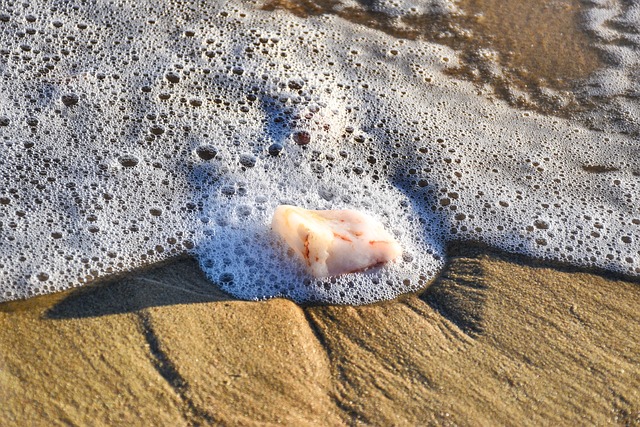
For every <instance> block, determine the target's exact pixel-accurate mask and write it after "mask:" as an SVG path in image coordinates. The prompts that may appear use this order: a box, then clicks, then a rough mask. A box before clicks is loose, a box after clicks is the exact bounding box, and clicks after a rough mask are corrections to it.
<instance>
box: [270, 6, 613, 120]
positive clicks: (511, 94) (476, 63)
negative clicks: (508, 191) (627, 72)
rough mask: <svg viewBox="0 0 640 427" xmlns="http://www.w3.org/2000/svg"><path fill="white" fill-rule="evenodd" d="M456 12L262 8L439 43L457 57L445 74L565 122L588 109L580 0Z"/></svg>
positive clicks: (595, 58) (590, 66) (588, 57)
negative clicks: (396, 14) (323, 16)
mask: <svg viewBox="0 0 640 427" xmlns="http://www.w3.org/2000/svg"><path fill="white" fill-rule="evenodd" d="M456 4H457V6H458V7H459V9H460V10H461V13H453V14H442V13H437V12H434V13H428V14H411V15H406V16H404V17H402V18H399V19H396V18H395V17H393V16H389V15H388V14H385V13H383V12H380V11H378V10H373V9H372V8H371V5H370V4H369V3H368V2H365V1H361V2H359V4H358V5H357V6H352V5H350V4H349V5H347V6H345V5H343V3H342V2H340V1H338V0H304V1H295V2H294V1H290V0H268V1H266V2H265V3H264V5H263V9H264V10H276V9H284V10H287V11H289V12H291V13H293V14H295V15H296V16H299V17H309V16H314V15H321V14H334V15H337V16H339V17H341V18H343V19H345V20H348V21H350V22H353V23H355V24H358V25H363V26H366V27H369V28H374V29H376V30H379V31H383V32H385V33H387V34H389V35H391V36H393V37H398V38H406V39H423V40H428V41H431V42H435V43H440V44H444V45H446V46H449V47H451V48H453V49H455V50H457V51H458V52H459V54H460V60H461V65H460V66H459V67H452V68H450V69H449V70H448V73H449V74H450V75H453V76H456V77H459V78H463V79H467V80H471V81H473V82H475V83H477V84H479V85H481V86H482V85H488V86H489V87H491V88H492V91H493V93H494V94H495V95H496V96H498V97H499V98H502V99H504V100H506V101H507V102H509V103H510V104H511V105H513V106H518V107H521V108H527V109H533V110H538V111H540V112H543V113H548V114H556V115H559V116H563V117H568V116H571V115H573V114H575V113H576V112H580V111H583V110H585V109H587V108H593V107H594V106H593V105H592V104H591V102H590V101H588V100H585V99H581V98H580V96H579V95H578V92H579V89H580V84H581V82H582V81H583V80H584V79H586V78H587V77H588V76H589V75H590V74H591V73H593V72H594V71H595V70H597V69H598V68H601V67H602V66H603V61H602V58H601V55H600V53H599V52H598V50H597V49H596V48H595V47H594V41H593V40H592V39H590V38H589V37H588V36H587V33H586V32H585V31H584V30H583V28H582V25H581V20H582V13H583V10H584V4H583V3H582V2H581V1H580V0H542V1H536V2H530V1H527V0H513V1H502V0H460V1H458V2H457V3H456Z"/></svg>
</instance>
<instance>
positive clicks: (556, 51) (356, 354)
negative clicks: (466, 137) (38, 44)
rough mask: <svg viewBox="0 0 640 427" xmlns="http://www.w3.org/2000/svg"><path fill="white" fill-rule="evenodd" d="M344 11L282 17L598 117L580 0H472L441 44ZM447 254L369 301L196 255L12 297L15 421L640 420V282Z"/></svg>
mask: <svg viewBox="0 0 640 427" xmlns="http://www.w3.org/2000/svg"><path fill="white" fill-rule="evenodd" d="M335 3H336V2H333V1H328V2H327V1H318V2H307V1H302V2H295V3H293V2H289V1H275V2H265V6H264V9H265V10H275V9H278V10H279V9H286V10H289V12H292V13H293V14H295V15H296V16H303V17H306V16H312V15H322V14H325V13H326V14H329V13H331V14H336V15H338V16H340V17H341V18H344V19H348V20H351V21H352V22H356V23H358V24H362V25H364V26H366V27H369V28H373V29H375V30H380V31H384V32H388V33H393V34H394V35H395V36H398V37H401V38H407V39H419V38H423V39H426V40H428V41H437V42H439V43H442V44H444V45H446V46H449V47H453V48H455V49H457V50H458V51H459V52H461V58H462V59H463V61H462V62H461V65H460V67H458V68H455V69H454V68H451V69H450V70H449V73H450V74H451V75H452V76H453V77H452V79H453V78H463V79H466V80H471V81H473V82H475V83H477V84H478V96H486V97H490V98H492V97H494V98H497V99H500V100H505V101H506V102H508V103H509V104H510V105H511V106H513V107H518V108H525V109H531V110H536V111H538V112H544V113H552V114H556V115H557V116H560V117H572V114H576V112H582V111H584V110H585V109H588V108H597V106H594V105H587V103H585V102H582V101H580V99H578V98H576V97H575V94H573V93H572V91H573V90H574V83H575V82H576V81H579V80H581V79H584V78H586V77H587V76H588V75H589V74H590V73H592V72H593V71H594V70H597V69H598V67H600V66H601V65H602V62H601V61H602V58H600V56H599V54H598V52H596V50H595V49H594V48H593V47H592V44H593V43H592V41H591V40H590V39H588V37H587V35H586V34H585V33H584V31H583V30H582V29H581V27H580V12H581V9H580V4H581V2H578V1H559V2H552V1H545V2H542V3H543V7H542V6H541V7H540V8H533V7H532V6H531V4H530V2H525V1H519V0H518V1H510V2H508V3H509V7H508V8H507V7H502V6H501V5H502V3H503V2H495V1H484V2H483V1H472V0H465V1H463V2H461V5H460V6H461V7H462V8H465V9H466V10H468V11H470V13H469V14H468V15H466V17H460V16H454V17H453V18H451V19H450V20H448V21H446V22H437V23H436V24H434V25H435V27H434V28H431V27H430V28H429V31H427V32H426V33H425V32H422V31H421V30H419V29H417V28H420V26H422V25H424V24H425V22H424V21H421V20H416V21H415V22H409V21H407V22H405V23H404V24H406V26H404V27H401V30H398V29H397V28H396V27H392V26H390V25H389V23H388V22H387V21H386V19H388V17H385V16H383V15H380V14H374V13H372V14H366V13H354V12H353V11H351V12H349V10H348V9H345V8H342V9H337V8H336V9H335V10H334V6H335ZM533 9H535V10H533ZM350 13H351V14H350ZM507 16H508V17H509V20H508V21H507V20H506V19H505V17H507ZM546 17H549V18H550V19H545V18H546ZM540 21H544V25H542V24H541V25H537V24H538V23H539V22H540ZM507 24H508V25H507ZM469 28H471V29H472V30H473V35H474V36H473V37H470V38H469V39H464V37H463V34H465V31H462V29H465V30H467V29H469ZM445 30H446V32H447V37H450V38H446V37H445V38H444V39H443V38H439V37H436V35H438V34H439V33H440V32H441V31H445ZM398 31H400V33H398ZM461 37H462V38H461ZM536 37H537V39H540V40H542V42H541V46H542V48H538V47H534V46H533V45H530V44H529V43H528V42H529V40H531V39H532V38H536ZM485 48H486V49H494V50H495V51H497V52H498V53H499V60H496V61H494V62H497V63H498V64H499V65H500V66H501V67H503V71H504V73H503V74H501V76H500V78H497V77H495V76H493V75H490V73H489V72H488V71H487V70H488V69H489V66H488V65H487V64H489V63H488V62H486V61H484V60H481V59H479V57H478V55H477V52H478V51H479V50H482V49H485ZM563 48H564V49H567V50H570V51H571V52H572V56H571V57H568V56H566V55H564V54H563V52H562V49H563ZM491 64H493V65H495V64H494V63H493V62H492V63H491ZM491 64H489V65H491ZM493 65H492V66H493ZM481 86H482V87H481ZM487 87H489V89H487ZM547 89H549V90H553V91H554V94H555V93H557V94H559V95H558V96H557V97H555V98H553V99H551V98H550V97H548V96H547V95H545V94H547ZM558 99H560V101H558ZM578 122H579V121H578V120H576V123H578ZM580 123H582V122H580ZM576 126H578V125H576ZM163 132H164V130H163ZM599 172H602V171H599ZM605 172H606V171H605ZM634 176H637V175H634ZM448 255H449V258H448V263H447V266H446V267H445V269H444V271H443V272H441V273H440V274H439V276H438V277H437V278H436V279H435V281H433V282H432V283H430V284H429V285H428V286H427V287H426V289H425V290H424V291H422V292H420V293H417V294H410V295H404V296H402V297H401V298H399V299H397V300H393V301H387V302H382V303H378V304H373V305H366V306H322V305H319V306H301V305H298V304H296V303H294V302H291V301H289V300H285V299H273V300H269V301H261V302H248V301H242V300H239V299H237V298H234V297H233V296H231V295H228V294H226V293H224V292H222V291H220V290H219V289H218V288H216V286H215V285H213V284H212V283H211V282H210V281H209V280H208V279H207V278H206V277H205V275H204V273H203V272H202V271H201V270H200V267H199V265H198V261H197V260H195V259H192V258H190V257H181V258H177V259H172V260H170V261H168V262H165V263H163V264H161V265H156V266H152V267H150V268H148V269H144V270H141V271H136V272H134V273H131V274H126V275H121V276H119V277H117V278H111V279H107V280H102V281H100V282H99V283H96V284H92V285H89V286H86V287H83V288H78V289H73V290H70V291H65V292H61V293H55V294H52V295H46V296H38V297H35V298H31V299H28V300H21V301H13V302H6V303H2V304H0V402H2V410H1V414H0V415H1V421H0V424H1V425H3V426H27V425H29V426H51V425H60V426H62V425H65V426H68V425H78V426H85V425H93V426H111V425H151V424H153V425H166V426H182V425H185V426H195V425H247V426H253V425H256V426H257V425H296V426H304V425H308V426H317V425H327V426H341V425H397V426H405V425H407V426H409V425H445V426H448V425H450V426H454V425H461V426H474V425H520V426H537V425H566V426H575V425H622V426H633V425H640V340H639V339H638V337H639V336H640V316H639V312H640V311H639V308H638V307H640V283H638V281H637V280H636V279H633V278H629V277H622V276H616V275H613V274H611V273H606V272H602V271H585V270H580V269H578V268H572V267H567V266H561V265H558V264H550V263H543V262H539V261H535V260H532V259H531V258H526V257H520V256H516V255H511V254H506V253H504V252H501V251H497V250H493V249H490V248H486V247H483V246H478V245H474V244H464V243H461V244H455V243H454V244H453V245H451V247H449V249H448Z"/></svg>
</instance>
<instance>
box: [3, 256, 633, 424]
mask: <svg viewBox="0 0 640 427" xmlns="http://www.w3.org/2000/svg"><path fill="white" fill-rule="evenodd" d="M456 251H457V255H456V256H454V257H453V260H452V262H451V264H450V266H449V267H448V269H447V270H446V271H445V272H444V274H443V275H442V276H441V277H440V278H439V279H438V280H437V281H436V282H435V283H434V284H432V286H430V287H429V288H428V289H427V291H426V292H425V293H424V294H423V295H421V296H417V295H413V296H407V297H404V298H403V299H402V300H398V301H390V302H386V303H382V304H377V305H373V306H364V307H306V308H302V307H300V306H298V305H296V304H294V303H292V302H290V301H286V300H272V301H266V302H244V301H237V300H233V299H231V298H229V297H228V296H226V295H225V294H223V293H221V292H219V291H216V290H215V289H213V288H212V285H210V284H209V283H208V282H207V280H206V279H205V278H204V277H203V276H202V274H201V273H200V272H199V271H198V268H197V265H196V263H195V262H194V261H192V260H188V259H187V260H179V261H176V262H175V263H173V264H170V265H166V266H162V267H158V268H156V269H154V270H151V271H147V272H142V273H139V274H137V275H134V276H132V277H129V278H127V279H122V280H118V281H114V282H111V283H104V284H101V285H96V286H93V287H89V288H86V289H79V290H76V291H71V292H67V293H64V294H60V295H55V296H49V297H41V298H36V299H33V300H28V301H24V302H14V303H8V304H4V305H2V306H0V309H1V310H2V311H0V355H1V356H0V357H1V359H0V399H1V400H2V402H3V410H2V412H3V425H11V426H13V425H15V426H23V425H52V424H57V425H114V424H119V425H123V424H126V425H143V424H147V425H148V423H149V422H153V423H154V424H156V425H198V424H218V423H221V424H226V425H238V424H240V425H256V424H286V425H345V424H347V425H351V424H358V423H365V424H371V425H424V424H441V425H454V424H457V425H478V424H483V425H487V424H497V423H499V424H511V425H514V424H515V425H540V424H546V425H555V424H558V425H584V424H598V425H602V424H608V423H613V424H620V425H637V424H638V423H640V344H639V343H638V339H637V337H638V336H639V335H640V318H639V316H638V307H640V285H639V284H637V283H629V282H625V281H622V280H614V279H607V278H605V277H602V276H600V275H596V274H587V273H580V272H571V271H561V270H558V269H553V268H549V267H546V266H526V265H524V264H523V263H522V262H521V261H520V260H518V259H514V258H511V259H507V258H506V257H505V256H504V255H502V254H497V253H492V252H488V251H486V250H483V249H477V248H471V249H464V250H462V249H457V250H456Z"/></svg>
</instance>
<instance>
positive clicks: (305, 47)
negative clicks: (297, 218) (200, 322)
mask: <svg viewBox="0 0 640 427" xmlns="http://www.w3.org/2000/svg"><path fill="white" fill-rule="evenodd" d="M134 6H135V7H134ZM67 7H68V9H64V8H67ZM192 7H194V9H195V10H190V9H189V8H187V7H186V6H184V8H182V9H181V6H176V5H173V6H169V5H168V4H163V3H158V2H145V1H136V2H135V5H134V3H129V2H122V4H121V5H115V4H110V3H107V2H95V3H92V4H91V5H85V6H79V7H77V10H76V9H75V8H73V7H71V6H59V8H58V9H55V10H53V11H52V10H51V6H50V5H48V3H47V2H42V3H40V2H32V3H30V4H29V6H28V7H26V8H25V7H23V6H21V5H19V6H15V7H14V8H13V9H12V10H8V11H7V12H6V13H7V14H8V15H9V17H10V19H9V21H8V22H0V26H2V27H3V32H2V33H0V46H7V50H9V53H8V54H3V56H2V61H1V63H0V64H1V65H0V67H1V72H2V75H3V78H2V79H0V97H2V98H1V99H0V101H1V104H0V117H7V118H8V119H9V121H10V123H9V124H8V126H2V127H0V138H2V140H1V142H0V143H1V144H2V146H1V147H2V155H3V159H4V162H5V164H4V166H3V168H2V171H0V193H1V194H0V197H2V198H3V199H0V202H2V201H3V200H4V202H8V204H0V239H1V240H2V241H3V249H2V253H1V254H0V265H1V267H0V282H1V283H2V286H1V288H0V289H1V291H2V295H1V298H2V299H4V300H10V299H16V298H25V297H29V296H32V295H36V294H42V293H48V292H53V291H57V290H61V289H66V288H68V287H71V286H77V285H80V284H82V283H84V282H87V281H90V280H93V279H95V278H99V277H105V276H108V275H110V274H112V273H114V272H123V271H128V270H131V269H134V268H138V267H140V266H143V265H146V264H148V263H152V262H156V261H158V260H162V259H167V258H168V257H171V256H174V255H176V254H179V253H184V252H185V251H186V252H189V253H192V254H193V255H195V256H197V257H198V259H199V260H200V262H201V265H202V267H203V269H204V270H205V272H206V273H207V274H208V276H209V277H210V278H211V279H212V281H213V282H215V283H217V284H218V285H220V286H222V287H223V288H224V289H225V290H227V291H229V292H231V293H233V294H234V295H236V296H238V297H241V298H247V299H262V298H270V297H274V296H287V297H290V298H293V299H295V300H297V301H300V302H311V301H317V302H338V303H351V304H359V303H365V302H373V301H377V300H380V299H387V298H392V297H394V296H397V295H399V294H401V293H404V292H407V291H412V290H417V289H419V288H421V287H422V286H423V285H424V284H425V283H427V282H428V281H429V280H430V279H432V278H433V277H435V275H436V274H437V271H438V270H439V269H440V268H441V267H442V265H443V263H444V247H445V245H446V242H447V241H451V240H456V239H462V240H480V241H483V242H485V243H487V244H490V245H492V246H495V247H498V248H501V249H504V250H507V251H510V252H514V253H521V254H526V255H530V256H533V257H538V258H545V259H552V260H559V261H563V262H567V263H570V264H573V265H577V266H583V267H598V268H604V269H608V270H611V271H615V272H619V273H624V274H628V275H633V276H638V275H640V243H639V242H640V224H639V223H640V208H639V206H640V203H639V201H638V198H639V195H640V192H639V188H638V187H639V185H640V177H639V176H638V175H637V172H638V171H640V164H639V159H640V155H639V154H640V152H639V148H638V144H637V142H636V141H634V140H633V139H631V138H627V137H625V136H624V135H617V134H614V133H602V132H593V131H588V130H585V129H583V128H580V127H579V126H578V125H576V124H575V123H573V122H570V121H565V120H560V119H557V118H553V117H544V116H540V115H537V114H535V113H524V114H523V112H522V111H517V110H513V109H510V108H509V107H507V106H506V105H504V104H503V103H499V102H492V101H488V100H486V99H484V98H482V97H478V96H476V95H475V88H474V87H473V86H472V85H471V84H468V83H465V82H460V81H454V80H451V79H450V78H449V77H446V76H445V75H444V74H442V73H441V71H442V69H443V67H444V66H445V65H450V64H452V63H455V61H456V57H455V53H454V52H453V51H451V50H449V49H447V48H444V47H442V46H438V45H435V44H431V43H427V42H423V41H407V40H398V39H394V38H392V37H390V36H387V35H385V34H382V33H380V32H376V31H374V30H370V29H366V28H362V27H358V26H355V25H354V24H351V23H348V22H345V21H343V20H340V19H338V18H335V17H330V16H320V17H315V18H309V19H306V20H304V19H300V18H296V17H294V16H291V15H290V14H287V13H285V12H281V11H276V12H261V11H258V10H256V9H255V6H253V5H252V4H250V3H246V4H245V3H242V4H238V3H236V2H230V3H229V4H228V5H225V4H223V3H219V4H216V5H211V4H209V3H208V4H207V5H206V7H204V6H202V7H200V6H194V5H192ZM29 14H33V15H34V16H35V17H36V19H35V22H29V20H27V19H26V17H27V15H29ZM54 21H60V22H61V23H62V26H55V25H54V24H53V23H54ZM56 25H57V24H56ZM85 26H86V28H82V27H85ZM31 29H33V30H35V34H28V32H32V31H31ZM22 33H24V35H22ZM22 45H25V46H28V49H26V48H24V47H21V46H22ZM391 50H393V52H394V53H393V54H390V51H391ZM66 51H67V52H68V53H65V52H66ZM27 57H29V58H30V59H26V58H27ZM47 58H48V59H47ZM50 64H53V67H52V68H51V66H49V68H51V69H50V70H49V71H44V70H45V69H47V65H50ZM168 73H174V74H175V75H177V76H178V77H179V81H178V82H177V83H172V82H171V80H173V81H175V78H174V77H172V76H170V75H169V76H168ZM69 93H74V94H77V95H78V97H79V99H78V103H77V104H76V105H71V106H67V105H65V104H64V103H63V102H62V96H63V95H65V94H69ZM34 118H35V119H37V121H38V122H37V124H35V122H34V121H33V120H32V119H34ZM29 123H31V124H29ZM298 131H306V132H308V133H309V134H310V137H311V142H310V143H309V144H308V145H307V146H305V147H301V146H299V145H297V144H296V142H295V138H294V136H293V135H294V134H295V132H298ZM274 143H278V144H281V145H282V146H283V147H284V150H283V152H282V154H281V155H280V156H279V157H273V156H271V155H270V154H269V152H268V148H269V146H270V145H272V144H274ZM202 146H209V147H213V148H215V157H214V158H210V159H208V160H205V159H203V158H202V157H201V156H200V155H199V154H198V153H199V150H198V148H199V147H202ZM200 152H202V151H201V150H200ZM209 153H213V151H212V150H209ZM130 156H133V158H132V157H130ZM205 157H206V156H205ZM209 157H210V156H209ZM136 160H137V163H136ZM254 162H255V164H254V165H253V166H252V167H251V164H253V163H254ZM598 167H600V168H598ZM602 167H605V168H609V171H608V172H606V173H593V172H594V171H598V172H602V170H603V169H602ZM594 168H595V169H594ZM634 173H636V175H634ZM282 203H288V204H294V205H298V206H303V207H306V208H310V209H333V208H354V209H361V210H365V211H368V212H370V213H371V214H372V215H374V216H376V217H377V218H379V219H380V220H382V221H383V222H384V223H385V225H386V226H388V227H389V228H390V229H391V230H393V232H394V234H395V235H396V236H397V237H398V239H399V241H400V242H401V244H402V246H403V247H404V248H405V250H406V254H405V257H404V258H403V262H401V263H398V264H395V265H394V266H391V267H389V268H382V269H378V270H376V271H371V272H367V273H364V274H356V275H353V276H344V277H340V278H337V279H335V280H331V281H328V282H327V281H324V282H322V281H321V282H316V281H313V280H310V278H308V277H307V276H306V275H305V274H304V272H303V271H302V270H301V268H300V266H298V265H297V264H296V263H295V258H294V257H292V256H289V255H287V253H286V249H285V248H284V247H283V246H282V245H278V244H277V242H276V241H275V240H273V239H272V237H271V235H270V232H269V230H268V226H267V225H268V223H269V221H270V218H271V214H272V212H273V209H274V208H275V206H277V205H278V204H282ZM231 277H233V280H230V279H231ZM325 282H326V283H325ZM212 286H213V285H212Z"/></svg>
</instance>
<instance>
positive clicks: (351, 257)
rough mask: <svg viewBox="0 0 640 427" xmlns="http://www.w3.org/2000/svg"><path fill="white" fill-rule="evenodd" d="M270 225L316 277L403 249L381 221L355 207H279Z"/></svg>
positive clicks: (369, 262) (390, 256)
mask: <svg viewBox="0 0 640 427" xmlns="http://www.w3.org/2000/svg"><path fill="white" fill-rule="evenodd" d="M271 228H272V229H273V230H274V231H275V232H276V233H278V234H279V235H280V237H282V238H283V239H284V241H285V242H287V244H289V246H291V248H293V250H294V251H295V252H296V253H297V254H298V255H299V256H300V257H301V258H302V259H304V261H305V263H306V264H307V266H308V267H309V270H310V272H311V273H312V274H313V275H314V276H315V277H327V276H337V275H341V274H346V273H354V272H357V271H362V270H365V269H367V268H370V267H373V266H375V265H378V264H382V263H386V262H388V261H392V260H394V259H395V258H397V257H398V256H399V255H400V254H401V253H402V249H401V248H400V245H399V244H398V243H397V242H396V240H395V239H394V238H393V236H391V234H390V233H389V232H387V231H386V230H385V229H384V227H383V226H382V224H381V223H380V222H379V221H378V220H376V219H374V218H372V217H371V216H369V215H367V214H364V213H361V212H358V211H354V210H307V209H303V208H299V207H296V206H289V205H281V206H278V207H277V208H276V210H275V212H274V214H273V220H272V222H271Z"/></svg>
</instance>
